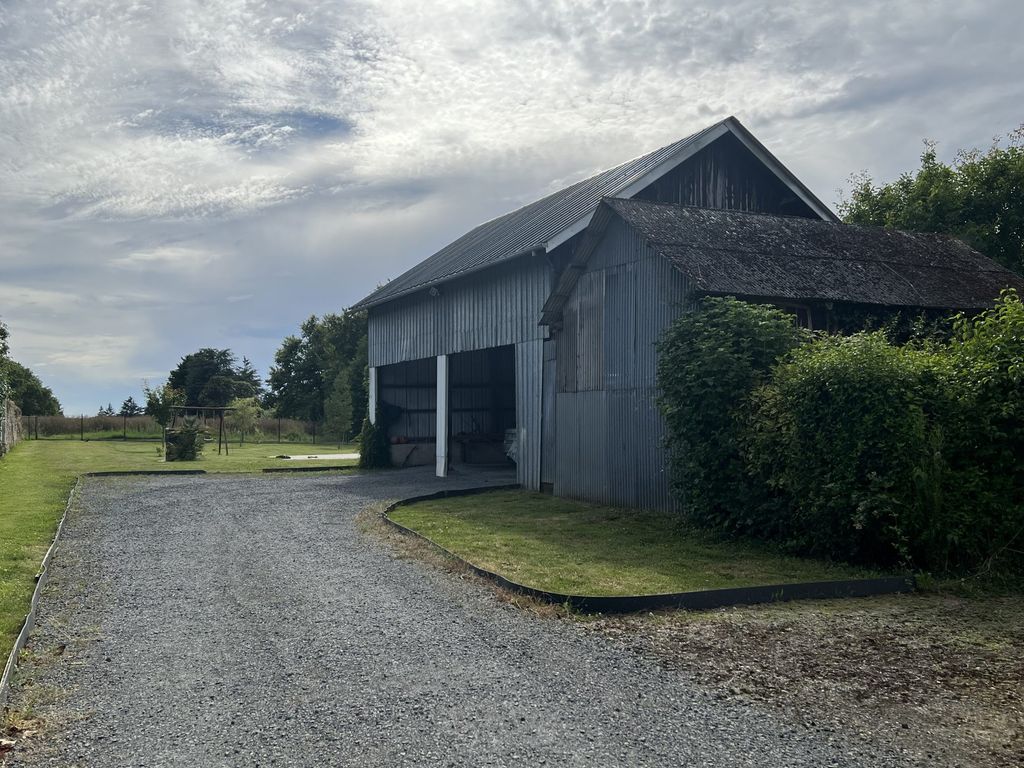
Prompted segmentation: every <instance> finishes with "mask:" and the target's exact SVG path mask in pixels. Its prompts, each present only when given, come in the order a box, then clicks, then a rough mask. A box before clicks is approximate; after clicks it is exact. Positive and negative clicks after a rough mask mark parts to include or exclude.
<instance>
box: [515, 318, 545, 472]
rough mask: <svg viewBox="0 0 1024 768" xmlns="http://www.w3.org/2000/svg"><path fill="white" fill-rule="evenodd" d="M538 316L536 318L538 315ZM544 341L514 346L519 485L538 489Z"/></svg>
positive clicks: (527, 342)
mask: <svg viewBox="0 0 1024 768" xmlns="http://www.w3.org/2000/svg"><path fill="white" fill-rule="evenodd" d="M538 316H539V315H538ZM543 373H544V340H543V339H533V340H532V341H524V342H522V343H521V344H516V426H517V427H518V428H519V461H518V462H517V465H516V468H517V475H518V479H519V484H520V485H522V486H523V487H524V488H529V489H530V490H533V491H538V490H540V465H541V444H542V436H541V422H542V418H543V404H542V397H543V396H542V382H543Z"/></svg>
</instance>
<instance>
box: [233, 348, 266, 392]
mask: <svg viewBox="0 0 1024 768" xmlns="http://www.w3.org/2000/svg"><path fill="white" fill-rule="evenodd" d="M235 377H236V379H237V380H238V387H237V389H238V391H239V395H238V397H240V398H248V397H256V398H260V399H262V398H263V397H264V395H265V394H266V391H265V390H264V389H263V381H262V379H260V374H259V372H258V371H257V370H256V366H254V365H253V364H252V361H250V360H249V358H247V357H243V358H242V364H241V365H240V366H239V367H238V370H236V371H235ZM246 388H248V391H244V390H245V389H246Z"/></svg>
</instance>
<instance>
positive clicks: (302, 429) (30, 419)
mask: <svg viewBox="0 0 1024 768" xmlns="http://www.w3.org/2000/svg"><path fill="white" fill-rule="evenodd" d="M12 405H13V404H12ZM21 424H22V425H23V427H24V435H23V436H24V437H25V438H28V439H32V440H160V439H161V438H162V433H163V430H162V429H161V427H160V425H159V424H157V423H156V421H155V420H154V419H153V418H152V417H151V416H31V415H29V416H24V417H23V418H22V419H21ZM209 426H211V427H216V424H214V423H213V421H212V420H211V422H210V424H209ZM224 426H225V428H226V430H227V433H228V437H229V439H231V440H232V441H237V440H240V439H241V438H242V435H241V433H240V431H239V429H238V426H237V424H236V423H235V420H234V419H233V418H232V417H231V416H230V415H228V416H226V417H225V418H224ZM256 428H257V432H256V433H249V434H247V435H245V441H246V442H277V443H309V444H322V445H330V444H332V443H335V444H336V443H338V442H339V439H338V438H339V437H340V436H339V435H333V434H328V433H327V431H326V430H325V425H324V424H323V423H322V422H314V421H301V420H299V419H277V418H261V419H259V420H258V421H257V424H256ZM346 437H348V438H349V439H351V436H346Z"/></svg>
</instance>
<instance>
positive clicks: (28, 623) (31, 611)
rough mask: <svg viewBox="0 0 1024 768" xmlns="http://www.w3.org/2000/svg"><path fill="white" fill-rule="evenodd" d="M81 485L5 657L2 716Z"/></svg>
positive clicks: (0, 694) (66, 509)
mask: <svg viewBox="0 0 1024 768" xmlns="http://www.w3.org/2000/svg"><path fill="white" fill-rule="evenodd" d="M81 484H82V478H81V476H79V477H78V478H77V479H76V480H75V484H74V485H73V486H72V487H71V493H69V494H68V501H67V504H65V505H64V514H62V515H61V517H60V522H58V523H57V530H56V531H55V532H54V534H53V541H51V542H50V548H49V549H47V550H46V554H45V555H43V561H42V563H40V565H39V573H37V574H36V588H35V589H34V590H33V591H32V599H31V601H29V608H28V614H27V615H26V616H25V621H24V622H22V624H21V631H20V632H18V636H17V637H16V638H15V639H14V646H13V647H12V648H11V652H10V654H8V656H7V663H6V665H5V666H4V671H3V674H2V675H0V714H3V711H4V709H5V708H6V705H7V697H8V696H9V695H10V692H11V680H12V679H13V678H14V672H15V670H17V668H18V656H19V655H20V654H21V651H22V649H23V648H24V647H25V644H26V643H27V642H28V636H29V635H30V634H31V633H32V628H33V627H34V626H35V623H36V615H37V614H38V612H39V600H40V598H41V597H42V594H43V587H45V586H46V582H47V579H48V578H49V576H50V561H51V560H52V559H53V553H54V552H55V551H56V549H57V542H58V541H59V540H60V534H61V531H63V530H64V523H65V521H66V520H67V519H68V512H70V511H71V504H72V503H73V502H74V500H75V494H76V493H77V492H78V488H79V486H81Z"/></svg>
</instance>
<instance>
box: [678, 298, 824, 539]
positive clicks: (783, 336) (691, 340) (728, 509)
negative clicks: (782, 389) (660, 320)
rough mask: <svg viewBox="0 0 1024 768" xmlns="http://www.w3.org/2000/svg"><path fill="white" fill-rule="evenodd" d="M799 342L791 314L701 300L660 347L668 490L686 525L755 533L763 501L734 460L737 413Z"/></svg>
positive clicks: (740, 419)
mask: <svg viewBox="0 0 1024 768" xmlns="http://www.w3.org/2000/svg"><path fill="white" fill-rule="evenodd" d="M807 339H809V335H808V332H807V331H805V330H804V329H801V328H798V327H796V325H795V323H794V321H793V316H792V315H789V314H786V313H784V312H782V311H780V310H777V309H773V308H771V307H768V306H764V305H756V304H748V303H745V302H742V301H738V300H736V299H734V298H729V297H726V298H706V299H704V300H703V301H702V302H701V304H700V306H699V307H698V310H697V311H695V312H688V313H686V314H684V315H683V316H681V317H680V318H679V319H678V320H677V321H676V322H675V323H674V324H673V325H672V327H671V328H669V330H668V331H667V332H666V334H665V336H664V337H663V339H662V340H661V342H660V345H659V350H658V351H659V359H658V384H659V388H660V396H659V403H660V406H661V410H662V413H663V414H664V416H665V421H666V426H667V446H668V449H669V454H670V461H671V472H672V490H673V493H674V495H675V497H676V499H677V500H678V501H679V502H680V506H681V508H682V509H683V510H684V511H685V513H686V515H687V516H688V517H689V518H690V519H691V520H693V521H694V522H696V523H698V524H700V525H705V526H712V527H716V528H720V529H724V530H727V531H730V532H751V531H752V530H755V529H757V528H758V527H759V518H758V515H757V508H758V505H761V504H764V503H766V499H765V495H764V493H763V488H762V487H761V486H759V485H758V484H756V483H754V482H752V481H751V478H750V475H749V473H748V472H747V471H746V468H745V466H744V463H743V458H742V456H741V455H740V451H739V444H738V440H739V436H740V435H741V434H742V432H743V429H744V426H743V425H744V421H745V417H746V414H745V412H744V411H743V409H742V407H741V406H742V404H743V403H744V402H745V400H746V398H747V396H748V395H749V393H750V392H751V391H753V390H754V388H756V387H757V386H758V385H760V384H762V383H763V382H764V381H765V380H766V378H767V376H768V374H769V372H770V370H771V367H772V365H774V364H775V362H776V360H778V359H779V358H780V357H781V356H783V355H785V354H786V353H787V352H789V351H790V350H792V349H794V348H795V347H797V346H798V345H799V344H800V343H801V342H803V341H806V340H807ZM758 532H759V533H761V532H760V531H758Z"/></svg>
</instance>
